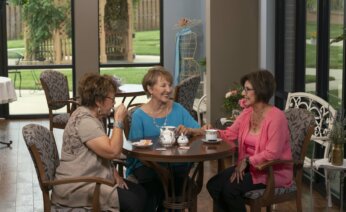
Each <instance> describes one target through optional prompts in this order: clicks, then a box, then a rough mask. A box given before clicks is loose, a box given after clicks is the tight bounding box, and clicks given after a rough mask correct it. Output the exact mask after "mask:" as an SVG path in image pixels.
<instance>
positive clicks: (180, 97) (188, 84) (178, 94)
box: [174, 75, 201, 119]
mask: <svg viewBox="0 0 346 212" xmlns="http://www.w3.org/2000/svg"><path fill="white" fill-rule="evenodd" d="M200 82H201V76H200V75H193V76H191V77H188V78H186V79H185V80H183V81H181V82H180V83H179V85H177V86H176V87H175V91H174V101H175V102H178V103H180V104H181V105H182V106H183V107H185V108H186V110H187V111H189V112H190V113H191V115H193V116H195V114H193V103H194V101H195V98H196V94H197V89H198V86H199V84H200ZM196 119H197V117H196Z"/></svg>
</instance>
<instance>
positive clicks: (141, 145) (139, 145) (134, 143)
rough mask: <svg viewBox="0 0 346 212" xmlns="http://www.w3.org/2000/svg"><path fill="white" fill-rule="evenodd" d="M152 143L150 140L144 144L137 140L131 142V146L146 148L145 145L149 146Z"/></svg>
mask: <svg viewBox="0 0 346 212" xmlns="http://www.w3.org/2000/svg"><path fill="white" fill-rule="evenodd" d="M152 145H153V142H151V141H150V143H146V144H144V142H143V141H137V142H133V143H132V146H135V147H139V148H147V147H151V146H152Z"/></svg>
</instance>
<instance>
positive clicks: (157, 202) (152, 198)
mask: <svg viewBox="0 0 346 212" xmlns="http://www.w3.org/2000/svg"><path fill="white" fill-rule="evenodd" d="M133 174H134V175H135V177H136V179H137V180H138V183H139V184H140V185H141V186H142V187H143V188H144V189H145V191H146V192H147V201H146V204H145V207H143V208H144V211H145V212H155V211H162V210H163V207H162V201H163V198H164V195H165V193H164V191H163V187H162V183H161V180H160V179H159V178H158V176H157V174H156V172H155V171H154V170H152V169H151V168H149V167H146V166H141V167H138V168H136V169H135V170H134V171H133Z"/></svg>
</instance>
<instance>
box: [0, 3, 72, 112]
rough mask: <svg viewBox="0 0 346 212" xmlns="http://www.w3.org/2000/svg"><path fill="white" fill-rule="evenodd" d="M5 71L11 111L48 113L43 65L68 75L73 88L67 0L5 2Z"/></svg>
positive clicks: (70, 30)
mask: <svg viewBox="0 0 346 212" xmlns="http://www.w3.org/2000/svg"><path fill="white" fill-rule="evenodd" d="M2 20H6V22H5V23H6V32H7V33H6V38H7V43H6V44H7V51H6V52H5V53H7V65H8V66H7V73H4V75H6V74H7V76H8V77H9V78H11V79H12V82H13V83H14V85H15V88H16V92H17V101H15V102H13V103H11V104H9V114H10V115H27V114H47V113H48V107H47V103H46V98H45V95H44V92H43V90H42V87H41V83H40V81H39V76H40V73H41V72H42V71H43V70H45V69H53V68H54V69H56V70H59V71H61V72H62V73H64V74H65V75H66V76H68V80H69V82H70V89H71V91H72V84H71V83H72V27H71V26H72V22H71V1H70V0H56V1H52V0H39V1H19V0H8V1H7V4H6V17H4V16H2Z"/></svg>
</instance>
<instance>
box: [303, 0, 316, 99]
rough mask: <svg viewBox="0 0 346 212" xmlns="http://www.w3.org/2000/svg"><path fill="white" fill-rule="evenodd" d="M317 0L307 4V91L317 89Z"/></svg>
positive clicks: (312, 91) (311, 91)
mask: <svg viewBox="0 0 346 212" xmlns="http://www.w3.org/2000/svg"><path fill="white" fill-rule="evenodd" d="M316 43H317V0H312V1H307V6H306V59H305V64H306V69H305V74H306V76H305V91H306V92H310V93H315V91H316V57H317V55H316V54H317V51H316V50H317V45H316Z"/></svg>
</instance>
